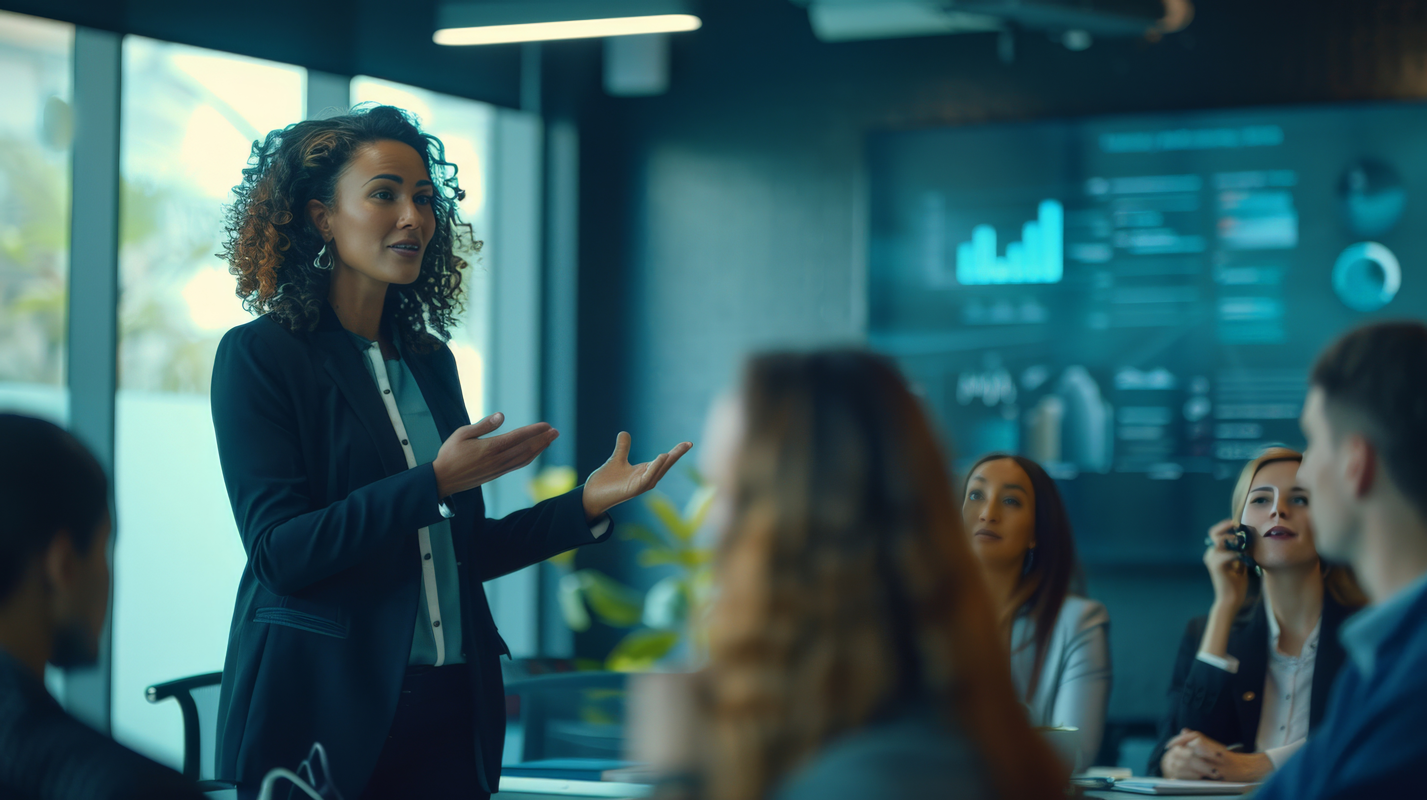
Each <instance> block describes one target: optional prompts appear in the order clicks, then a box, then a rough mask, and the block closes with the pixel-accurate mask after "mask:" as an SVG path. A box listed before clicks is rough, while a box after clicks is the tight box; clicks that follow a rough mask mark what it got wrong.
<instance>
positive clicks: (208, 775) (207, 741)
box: [144, 672, 223, 781]
mask: <svg viewBox="0 0 1427 800" xmlns="http://www.w3.org/2000/svg"><path fill="white" fill-rule="evenodd" d="M222 680H223V673H221V672H208V673H204V674H203V675H194V676H192V677H188V678H179V679H178V680H174V681H168V682H166V683H158V684H154V685H153V686H150V687H149V688H148V689H147V690H146V691H145V692H144V697H145V698H147V699H148V701H149V702H150V703H161V702H163V701H164V700H167V699H169V698H173V699H174V700H175V701H176V702H177V703H178V707H179V711H180V712H181V713H182V714H183V776H184V777H185V778H188V779H189V780H191V781H200V780H211V779H212V778H213V771H214V766H213V765H214V754H215V751H216V748H217V744H218V735H217V734H218V694H219V684H220V683H221V682H222Z"/></svg>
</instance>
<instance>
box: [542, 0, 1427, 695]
mask: <svg viewBox="0 0 1427 800" xmlns="http://www.w3.org/2000/svg"><path fill="white" fill-rule="evenodd" d="M1197 5H1198V10H1199V14H1198V18H1197V19H1196V20H1195V22H1194V23H1193V24H1192V26H1191V27H1190V28H1189V29H1188V30H1187V31H1185V32H1183V33H1180V34H1176V35H1174V36H1170V37H1168V38H1167V39H1166V40H1164V41H1162V42H1159V43H1150V42H1146V41H1143V40H1138V41H1098V42H1096V43H1095V44H1094V46H1092V47H1091V48H1090V49H1089V50H1087V51H1085V52H1080V53H1074V52H1070V51H1068V50H1066V49H1065V48H1064V47H1062V46H1060V45H1059V44H1057V43H1055V42H1052V41H1050V40H1049V38H1048V37H1046V36H1044V35H1037V34H1025V35H1023V36H1020V37H1019V38H1018V40H1017V48H1016V50H1017V57H1016V60H1015V62H1014V63H1012V64H1009V65H1008V64H1003V63H1001V62H1000V61H999V60H998V59H997V56H996V42H995V38H994V36H993V35H966V36H954V37H936V38H925V39H904V40H891V41H881V42H864V43H845V44H835V45H829V44H822V43H819V42H817V41H816V40H815V39H814V38H813V36H812V34H811V31H810V29H809V26H808V22H807V18H806V15H805V14H804V12H803V11H802V10H801V9H799V8H797V7H795V6H793V5H792V4H791V3H788V2H786V0H717V1H716V2H708V3H706V4H705V6H704V13H703V18H704V21H705V25H704V28H703V29H702V30H700V31H698V32H697V33H693V34H682V35H680V36H678V37H676V38H675V44H674V50H673V73H672V88H671V90H670V91H669V93H668V94H666V95H664V96H661V97H657V98H645V99H624V100H614V99H609V98H606V97H604V96H603V95H602V94H601V92H600V89H599V86H598V65H599V55H598V50H596V49H592V48H586V49H583V50H574V49H566V50H561V51H559V52H552V53H551V55H550V58H549V60H547V73H546V74H547V78H548V79H549V81H550V83H549V85H548V88H547V105H548V106H549V108H550V109H551V110H552V111H553V113H557V114H563V115H568V116H570V117H571V118H574V119H577V121H578V123H579V126H580V131H581V137H582V148H581V163H582V181H583V183H582V187H581V193H582V211H581V217H580V224H581V231H580V237H581V303H582V304H581V328H580V330H581V341H580V352H581V356H580V424H579V429H580V433H581V436H580V442H579V448H580V455H579V461H580V465H581V468H582V469H590V468H593V467H594V466H596V465H597V464H598V463H599V462H600V461H601V460H603V458H604V457H605V455H607V453H608V444H609V442H608V441H607V440H610V441H612V439H613V435H614V432H615V431H617V430H618V429H620V428H628V429H630V430H631V431H632V432H633V433H634V440H635V442H636V444H637V445H638V446H641V447H642V448H643V449H645V450H646V452H647V451H650V450H652V448H655V447H667V446H669V445H671V444H672V443H674V442H676V441H678V440H681V439H686V438H690V437H694V436H696V435H697V434H698V432H699V430H700V426H701V422H702V418H703V415H704V412H705V410H706V408H707V406H708V404H709V402H710V400H711V399H712V398H713V397H714V396H715V394H716V393H717V392H718V391H719V390H720V389H722V388H723V387H725V386H727V385H728V384H729V382H730V381H731V380H733V378H734V377H735V373H736V370H737V367H738V364H739V363H740V360H741V359H742V358H743V356H744V354H746V353H747V352H748V351H749V350H750V349H758V348H765V347H772V346H788V345H791V346H806V345H815V344H825V343H836V342H845V341H856V340H858V339H860V338H861V337H862V335H863V333H864V321H863V302H864V294H863V282H864V273H865V257H864V252H863V248H864V241H863V236H862V233H861V229H862V226H864V225H865V224H866V223H865V212H864V209H863V202H864V185H865V175H864V174H863V169H864V167H863V164H864V158H863V143H864V138H865V136H866V134H867V133H868V132H869V131H873V130H884V129H894V128H905V127H915V126H931V125H952V124H971V123H978V122H987V121H1004V120H1020V119H1035V118H1047V117H1064V116H1075V115H1087V114H1112V113H1125V112H1148V111H1163V110H1178V109H1205V108H1219V107H1229V106H1251V105H1273V104H1287V103H1309V102H1332V101H1345V100H1355V99H1367V98H1418V97H1421V96H1422V95H1423V94H1424V93H1427V3H1422V2H1385V1H1383V0H1353V1H1350V0H1342V1H1341V2H1288V1H1287V0H1264V1H1263V2H1253V3H1244V2H1233V1H1232V0H1199V2H1198V3H1197ZM672 483H673V485H671V486H670V491H671V492H672V493H673V494H675V495H676V496H680V495H681V493H682V492H683V491H687V485H684V486H680V485H679V484H678V483H677V482H672ZM1226 501H1227V497H1225V498H1223V499H1221V500H1216V501H1215V502H1216V505H1215V508H1214V509H1213V511H1217V510H1218V506H1219V505H1222V504H1223V503H1225V502H1226ZM1195 511H1199V510H1195ZM1166 513H1179V510H1171V509H1166ZM581 558H582V559H585V561H583V562H582V563H590V564H598V565H601V566H603V567H605V568H608V569H611V570H613V571H616V572H622V573H623V574H626V575H629V576H631V578H632V579H634V580H638V579H639V577H638V570H637V569H635V568H632V567H630V566H629V564H628V563H627V558H626V556H625V555H622V554H620V553H618V552H616V551H614V550H613V549H612V548H605V552H599V553H596V552H590V553H588V554H582V556H581ZM1088 572H1089V588H1090V593H1091V594H1092V595H1094V596H1096V597H1098V598H1100V599H1102V600H1104V601H1105V602H1107V603H1108V604H1109V606H1110V609H1111V615H1112V619H1113V620H1114V621H1113V626H1112V645H1113V650H1114V659H1115V672H1116V676H1117V677H1116V685H1115V690H1114V693H1113V695H1112V700H1111V714H1112V717H1114V718H1116V719H1120V720H1148V719H1151V718H1153V717H1155V716H1157V715H1158V714H1159V713H1160V711H1161V707H1162V704H1163V692H1164V688H1165V685H1166V683H1167V681H1168V670H1169V667H1170V664H1171V663H1172V660H1173V657H1174V653H1175V650H1176V647H1177V645H1178V640H1179V636H1180V634H1181V633H1182V631H1183V625H1184V623H1185V621H1186V620H1187V618H1188V617H1189V616H1190V615H1192V614H1196V613H1204V611H1205V610H1207V604H1208V602H1209V599H1210V597H1211V595H1210V590H1209V585H1208V580H1207V577H1206V576H1204V575H1203V570H1202V568H1201V567H1199V566H1198V565H1195V564H1192V563H1190V564H1185V565H1183V566H1181V567H1167V566H1157V567H1153V568H1150V567H1144V568H1138V567H1096V566H1095V565H1091V568H1090V569H1089V571H1088ZM608 641H609V639H608V638H607V637H604V638H602V637H601V636H599V635H596V636H594V637H586V638H585V639H584V640H582V643H581V646H582V648H588V649H589V650H590V651H595V650H598V649H599V647H600V646H603V645H604V644H606V643H607V642H608Z"/></svg>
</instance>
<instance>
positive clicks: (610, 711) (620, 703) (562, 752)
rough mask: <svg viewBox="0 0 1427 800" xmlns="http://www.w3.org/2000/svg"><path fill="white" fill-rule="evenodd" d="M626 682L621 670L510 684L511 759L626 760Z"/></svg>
mask: <svg viewBox="0 0 1427 800" xmlns="http://www.w3.org/2000/svg"><path fill="white" fill-rule="evenodd" d="M625 684H626V676H625V674H624V673H621V672H566V673H557V674H553V675H540V676H537V677H532V678H522V679H519V680H513V681H509V682H507V683H506V685H505V694H506V698H507V699H506V732H507V735H506V752H507V753H508V754H509V756H510V758H508V759H507V761H508V762H530V761H541V760H545V759H563V758H602V759H618V758H620V757H621V756H622V755H623V753H624V719H625V710H624V699H625Z"/></svg>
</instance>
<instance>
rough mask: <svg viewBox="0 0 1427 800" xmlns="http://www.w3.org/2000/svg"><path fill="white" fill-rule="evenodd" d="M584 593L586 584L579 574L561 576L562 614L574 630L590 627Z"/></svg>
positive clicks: (583, 629) (560, 596) (585, 629)
mask: <svg viewBox="0 0 1427 800" xmlns="http://www.w3.org/2000/svg"><path fill="white" fill-rule="evenodd" d="M583 593H584V584H583V583H582V582H581V581H580V578H579V576H578V575H565V576H562V577H561V578H560V592H559V594H558V597H559V599H560V614H561V615H562V616H563V617H564V618H565V624H566V625H568V626H569V628H570V630H572V631H587V630H589V629H590V614H589V612H588V611H586V610H585V600H584V597H583Z"/></svg>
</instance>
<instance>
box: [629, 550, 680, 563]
mask: <svg viewBox="0 0 1427 800" xmlns="http://www.w3.org/2000/svg"><path fill="white" fill-rule="evenodd" d="M683 555H684V554H683V553H681V552H679V551H678V550H675V549H673V548H670V547H649V548H646V549H644V550H641V551H640V552H639V566H641V567H662V566H664V565H665V564H674V565H677V566H683V564H684V558H683Z"/></svg>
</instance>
